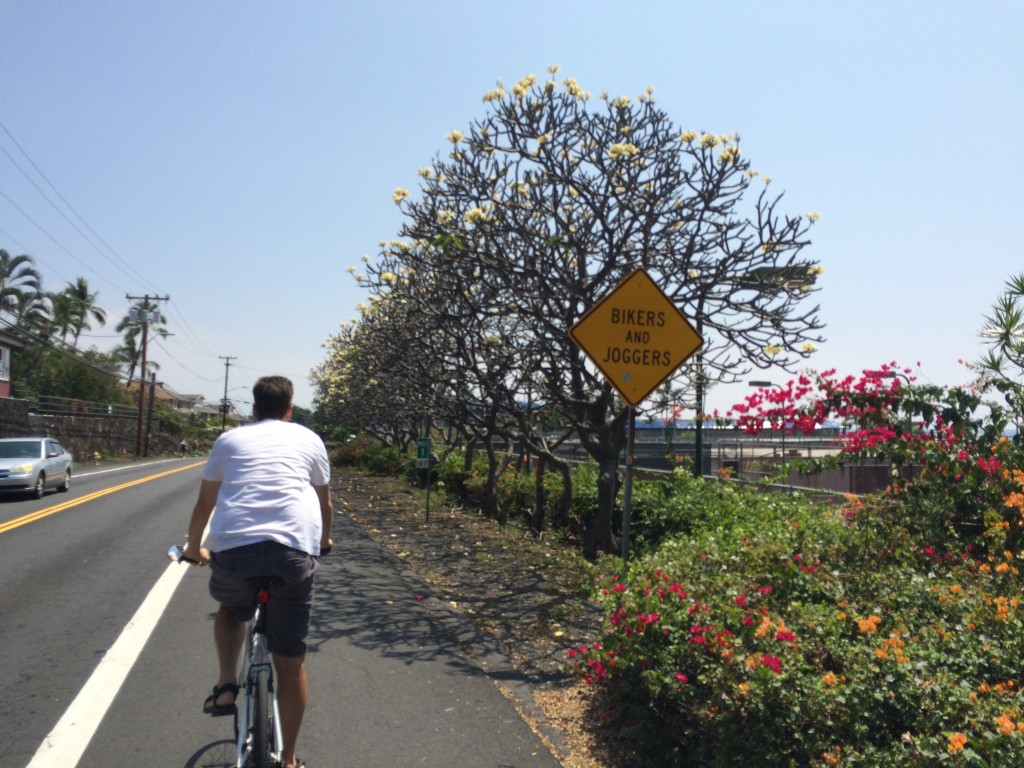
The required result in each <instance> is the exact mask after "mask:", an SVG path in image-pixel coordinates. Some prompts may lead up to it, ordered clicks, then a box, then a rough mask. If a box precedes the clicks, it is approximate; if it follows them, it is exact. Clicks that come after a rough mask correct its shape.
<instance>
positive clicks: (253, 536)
mask: <svg viewBox="0 0 1024 768" xmlns="http://www.w3.org/2000/svg"><path fill="white" fill-rule="evenodd" d="M330 478H331V467H330V463H329V462H328V459H327V449H326V448H325V447H324V443H323V441H322V440H321V439H320V438H319V437H318V436H317V435H316V433H315V432H313V431H312V430H309V429H306V428H305V427H303V426H301V425H299V424H292V423H291V422H287V421H281V420H279V419H264V420H263V421H258V422H256V423H255V424H250V425H248V426H245V427H239V428H238V429H233V430H231V431H230V432H225V433H224V434H222V435H221V436H220V437H218V438H217V441H216V442H215V443H214V444H213V450H212V451H211V452H210V457H209V459H207V461H206V466H205V467H204V469H203V479H204V480H212V481H214V482H219V483H221V486H220V491H219V492H218V494H217V505H216V507H214V510H213V517H212V518H211V519H210V535H209V538H208V539H207V542H208V544H207V546H208V547H209V548H210V549H211V550H212V551H214V552H219V551H221V550H224V549H233V548H234V547H241V546H244V545H246V544H254V543H256V542H258V541H277V542H280V543H281V544H285V545H287V546H289V547H294V548H295V549H300V550H302V551H303V552H306V553H308V554H310V555H314V556H316V555H319V554H320V534H321V528H322V527H323V522H322V519H321V517H320V503H319V501H318V500H317V496H316V492H315V491H314V490H313V486H314V485H327V484H328V483H329V482H330Z"/></svg>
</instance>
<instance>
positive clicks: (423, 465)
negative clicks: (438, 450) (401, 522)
mask: <svg viewBox="0 0 1024 768" xmlns="http://www.w3.org/2000/svg"><path fill="white" fill-rule="evenodd" d="M416 469H425V470H426V472H424V479H423V485H424V487H425V488H426V489H427V514H426V522H428V523H429V522H430V438H429V437H418V438H416Z"/></svg>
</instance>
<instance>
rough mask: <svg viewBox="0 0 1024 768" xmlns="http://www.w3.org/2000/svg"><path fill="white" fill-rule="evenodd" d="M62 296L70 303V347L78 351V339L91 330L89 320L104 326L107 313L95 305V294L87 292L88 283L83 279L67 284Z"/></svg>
mask: <svg viewBox="0 0 1024 768" xmlns="http://www.w3.org/2000/svg"><path fill="white" fill-rule="evenodd" d="M62 294H63V295H65V296H67V297H68V300H69V302H70V315H71V317H70V319H71V332H72V334H73V336H72V344H71V345H72V346H73V347H74V348H75V349H78V337H79V336H80V335H81V333H82V331H88V330H90V329H91V328H92V325H91V324H90V323H89V320H90V319H92V320H95V321H96V322H97V323H99V324H100V325H106V322H107V313H106V312H105V311H104V310H103V309H101V308H100V307H99V305H98V304H97V303H96V297H97V296H98V295H99V294H97V293H90V292H89V283H88V282H86V280H85V278H84V277H79V278H77V279H76V280H75V282H73V283H68V284H67V285H66V286H65V287H64V290H63V291H62Z"/></svg>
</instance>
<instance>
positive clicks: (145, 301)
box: [125, 293, 171, 458]
mask: <svg viewBox="0 0 1024 768" xmlns="http://www.w3.org/2000/svg"><path fill="white" fill-rule="evenodd" d="M125 298H126V299H128V301H141V302H142V307H141V308H140V309H139V310H138V311H137V314H136V313H135V312H132V311H131V310H129V313H128V317H129V319H132V315H133V314H136V317H137V318H138V322H141V323H142V367H141V368H140V370H139V423H138V429H137V433H136V438H135V458H139V457H140V456H142V455H143V450H142V422H143V418H142V416H143V411H144V410H145V407H144V406H145V403H146V346H147V343H148V340H149V324H150V322H151V321H152V320H153V319H154V318H153V317H152V315H151V312H150V308H149V302H151V301H154V302H157V301H170V300H171V297H170V296H150V295H149V294H148V293H147V294H146V295H145V296H129V295H127V294H125ZM132 309H133V310H134V309H135V307H132ZM154 311H155V312H156V317H157V318H159V316H160V310H159V308H157V309H155V310H154Z"/></svg>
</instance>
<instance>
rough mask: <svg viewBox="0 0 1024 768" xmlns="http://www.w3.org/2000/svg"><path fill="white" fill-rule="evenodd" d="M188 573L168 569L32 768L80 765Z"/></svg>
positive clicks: (173, 567)
mask: <svg viewBox="0 0 1024 768" xmlns="http://www.w3.org/2000/svg"><path fill="white" fill-rule="evenodd" d="M187 571H188V566H187V565H186V564H184V563H169V564H168V567H167V570H166V571H164V573H163V575H162V576H161V577H160V578H159V579H157V582H156V584H154V585H153V588H152V589H151V590H150V591H149V594H148V595H147V596H146V599H145V600H144V601H143V602H142V605H141V606H139V609H138V610H137V611H136V612H135V615H134V616H132V619H131V621H129V622H128V624H127V625H126V626H125V628H124V629H123V630H122V631H121V635H120V637H118V638H117V640H116V641H115V642H114V644H113V645H112V646H111V647H110V650H109V651H107V653H106V654H105V655H104V657H103V659H102V660H101V661H100V663H99V665H98V666H97V667H96V669H95V671H94V672H93V673H92V676H91V677H90V678H89V679H88V680H87V681H86V683H85V685H84V686H82V690H81V691H79V692H78V696H77V697H75V700H74V701H73V702H71V706H70V707H68V709H67V711H66V712H65V713H64V716H63V717H62V718H61V719H60V720H59V721H58V722H57V725H55V726H54V727H53V730H52V731H50V733H49V734H48V735H47V736H46V738H45V739H43V743H42V744H41V745H40V746H39V749H38V750H36V754H35V756H34V757H33V758H32V761H31V762H30V763H29V764H28V766H27V768H74V766H76V765H78V761H79V760H80V759H81V758H82V754H83V753H84V752H85V748H86V747H87V746H88V745H89V741H90V740H91V739H92V737H93V734H95V733H96V730H97V729H98V728H99V725H100V721H102V720H103V717H104V716H105V715H106V714H107V710H108V709H109V708H110V705H111V703H112V702H113V700H114V697H115V696H116V695H117V692H118V691H119V690H120V689H121V684H122V683H124V681H125V678H126V677H128V673H129V671H131V668H132V666H133V665H134V664H135V661H136V659H138V657H139V653H141V652H142V648H143V646H144V645H145V644H146V641H147V640H149V636H150V635H151V634H153V629H154V628H155V627H156V623H157V621H159V619H160V616H161V615H162V614H163V612H164V609H165V608H166V607H167V604H168V602H169V601H170V599H171V595H173V594H174V590H175V588H176V587H177V586H178V583H179V582H180V581H181V579H182V577H183V576H184V575H185V573H186V572H187Z"/></svg>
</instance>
